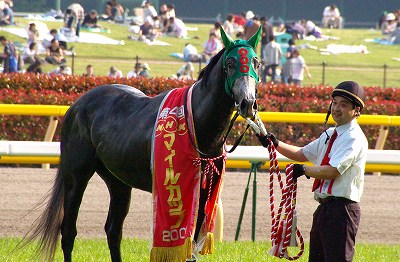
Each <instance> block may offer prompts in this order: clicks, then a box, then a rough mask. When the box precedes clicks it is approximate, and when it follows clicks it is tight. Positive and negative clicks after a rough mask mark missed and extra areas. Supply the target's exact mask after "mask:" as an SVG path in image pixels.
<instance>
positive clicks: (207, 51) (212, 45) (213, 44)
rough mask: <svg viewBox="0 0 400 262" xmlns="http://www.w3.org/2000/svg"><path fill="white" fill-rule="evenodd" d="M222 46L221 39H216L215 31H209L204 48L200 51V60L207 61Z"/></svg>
mask: <svg viewBox="0 0 400 262" xmlns="http://www.w3.org/2000/svg"><path fill="white" fill-rule="evenodd" d="M222 48H223V47H222V43H221V41H219V40H218V38H217V36H216V35H215V33H211V34H210V35H209V38H208V40H207V41H206V42H205V43H204V49H203V52H202V53H201V59H202V61H203V62H206V63H208V62H209V61H210V59H211V58H213V56H215V55H216V54H217V53H218V52H219V51H221V49H222Z"/></svg>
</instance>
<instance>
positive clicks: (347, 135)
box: [259, 81, 368, 261]
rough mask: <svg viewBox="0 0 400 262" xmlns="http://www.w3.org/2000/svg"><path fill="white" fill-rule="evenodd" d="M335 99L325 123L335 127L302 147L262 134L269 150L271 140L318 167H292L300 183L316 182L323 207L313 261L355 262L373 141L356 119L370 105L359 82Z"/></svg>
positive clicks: (339, 89)
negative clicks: (366, 101) (362, 198)
mask: <svg viewBox="0 0 400 262" xmlns="http://www.w3.org/2000/svg"><path fill="white" fill-rule="evenodd" d="M331 97H332V100H331V104H330V106H329V110H328V113H327V116H326V119H325V124H326V122H327V121H328V118H329V116H330V115H331V114H332V118H333V120H334V121H335V123H336V125H335V127H331V128H329V129H327V130H325V132H324V133H322V134H321V136H320V137H319V138H318V139H316V140H314V141H312V142H311V143H309V144H307V145H305V146H303V147H297V146H294V145H289V144H287V143H284V142H282V141H279V140H278V139H277V138H276V137H275V135H274V134H272V133H268V134H267V135H266V136H259V140H260V142H261V144H262V145H263V146H264V147H267V146H268V145H269V144H270V142H271V143H273V145H274V146H275V148H276V150H277V151H278V152H279V153H281V154H282V155H284V156H286V157H287V158H289V159H292V160H294V161H298V162H306V161H310V162H311V163H312V164H313V166H306V165H302V164H294V165H293V166H292V170H293V172H292V174H293V179H295V180H296V181H298V179H299V178H300V177H301V176H303V175H305V176H306V177H307V178H310V177H313V178H314V183H313V187H312V191H313V192H314V199H315V200H316V201H318V202H319V203H320V205H319V206H318V208H317V209H316V211H315V212H314V215H313V223H312V228H311V232H310V251H309V260H308V261H352V258H353V255H354V246H355V240H356V234H357V231H358V227H359V223H360V216H361V211H360V205H359V202H360V200H361V196H362V193H363V188H364V172H365V164H366V161H367V151H368V140H367V138H366V137H365V135H364V133H363V131H362V129H361V127H360V126H359V124H358V123H357V118H358V117H359V116H360V114H361V111H362V109H363V108H364V106H365V98H366V96H365V92H364V89H363V88H362V87H361V86H360V85H359V84H358V83H356V82H354V81H344V82H342V83H340V84H339V85H337V86H336V87H335V89H334V90H333V91H332V94H331Z"/></svg>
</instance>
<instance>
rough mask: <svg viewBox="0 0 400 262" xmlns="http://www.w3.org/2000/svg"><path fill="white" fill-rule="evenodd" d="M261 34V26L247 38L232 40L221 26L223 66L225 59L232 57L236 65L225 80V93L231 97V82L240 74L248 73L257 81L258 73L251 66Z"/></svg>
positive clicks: (224, 65)
mask: <svg viewBox="0 0 400 262" xmlns="http://www.w3.org/2000/svg"><path fill="white" fill-rule="evenodd" d="M260 35H261V26H260V27H259V29H258V31H257V32H256V33H255V34H254V35H253V36H252V37H251V38H250V39H249V40H248V41H246V40H243V39H238V40H235V41H234V40H232V38H231V37H230V36H228V35H227V34H226V33H225V31H224V29H223V28H222V27H221V37H222V41H223V42H224V46H225V52H224V55H223V67H224V69H225V67H226V61H227V60H228V59H229V58H232V57H233V58H234V59H235V60H236V67H235V71H234V73H233V74H232V75H231V76H230V77H227V78H226V80H225V91H226V93H227V94H228V95H229V96H231V97H233V93H232V86H233V83H234V82H235V81H236V79H238V78H239V77H241V76H245V75H249V76H251V77H253V78H254V79H255V80H256V83H258V80H259V79H258V74H257V72H256V69H255V68H254V67H253V63H252V62H253V58H254V57H257V54H256V52H254V49H255V48H256V47H257V44H258V41H259V39H260Z"/></svg>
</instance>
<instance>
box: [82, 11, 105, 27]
mask: <svg viewBox="0 0 400 262" xmlns="http://www.w3.org/2000/svg"><path fill="white" fill-rule="evenodd" d="M82 27H83V28H101V25H100V24H98V23H97V11H96V10H95V9H92V11H90V13H89V14H87V15H85V17H84V18H83V22H82Z"/></svg>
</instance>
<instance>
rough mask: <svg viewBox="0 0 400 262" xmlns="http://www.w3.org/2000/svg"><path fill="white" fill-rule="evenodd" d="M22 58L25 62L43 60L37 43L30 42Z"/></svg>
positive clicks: (32, 62)
mask: <svg viewBox="0 0 400 262" xmlns="http://www.w3.org/2000/svg"><path fill="white" fill-rule="evenodd" d="M22 60H23V61H24V63H25V64H34V63H35V62H36V61H38V60H41V59H40V57H39V53H38V46H37V43H35V42H33V43H30V45H29V47H28V48H25V50H24V52H23V53H22Z"/></svg>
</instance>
